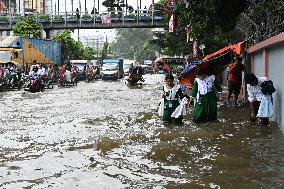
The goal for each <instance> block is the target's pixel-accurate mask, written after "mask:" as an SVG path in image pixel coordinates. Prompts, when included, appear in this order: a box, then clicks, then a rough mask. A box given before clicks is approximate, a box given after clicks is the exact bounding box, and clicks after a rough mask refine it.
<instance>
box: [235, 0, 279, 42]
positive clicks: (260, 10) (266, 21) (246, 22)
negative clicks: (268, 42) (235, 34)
mask: <svg viewBox="0 0 284 189" xmlns="http://www.w3.org/2000/svg"><path fill="white" fill-rule="evenodd" d="M283 12H284V1H283V0H269V1H265V0H263V1H260V2H257V3H253V4H251V6H249V7H248V8H247V9H246V11H245V12H243V13H242V14H241V16H240V20H239V22H238V24H237V29H238V30H239V31H240V32H241V33H242V34H243V36H244V38H245V39H246V40H247V41H248V42H249V43H250V44H255V43H258V42H260V41H263V40H265V39H267V38H270V37H272V36H274V35H277V34H279V33H281V32H283V31H284V23H283V20H284V14H283Z"/></svg>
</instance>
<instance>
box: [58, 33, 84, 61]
mask: <svg viewBox="0 0 284 189" xmlns="http://www.w3.org/2000/svg"><path fill="white" fill-rule="evenodd" d="M53 40H55V41H59V42H61V45H62V46H61V56H62V59H61V60H62V62H67V61H69V60H77V59H83V58H84V50H85V49H84V46H83V44H82V43H81V42H78V41H75V40H74V39H73V38H72V36H71V31H70V30H64V31H63V32H62V33H60V34H59V35H57V36H55V37H54V38H53Z"/></svg>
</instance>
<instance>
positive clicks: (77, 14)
mask: <svg viewBox="0 0 284 189" xmlns="http://www.w3.org/2000/svg"><path fill="white" fill-rule="evenodd" d="M76 17H77V21H78V20H79V19H80V11H79V9H78V8H76Z"/></svg>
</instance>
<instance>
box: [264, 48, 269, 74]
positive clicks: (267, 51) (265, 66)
mask: <svg viewBox="0 0 284 189" xmlns="http://www.w3.org/2000/svg"><path fill="white" fill-rule="evenodd" d="M268 56H269V50H268V49H264V51H263V60H264V72H265V77H268V71H269V70H268V69H269V60H268Z"/></svg>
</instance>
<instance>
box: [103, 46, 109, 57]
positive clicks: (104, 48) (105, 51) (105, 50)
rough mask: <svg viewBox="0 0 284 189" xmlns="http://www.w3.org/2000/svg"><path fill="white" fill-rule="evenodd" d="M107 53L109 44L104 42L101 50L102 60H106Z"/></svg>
mask: <svg viewBox="0 0 284 189" xmlns="http://www.w3.org/2000/svg"><path fill="white" fill-rule="evenodd" d="M108 51H109V43H108V42H104V46H103V50H102V60H103V59H106V58H107V55H108V53H109V52H108Z"/></svg>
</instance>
